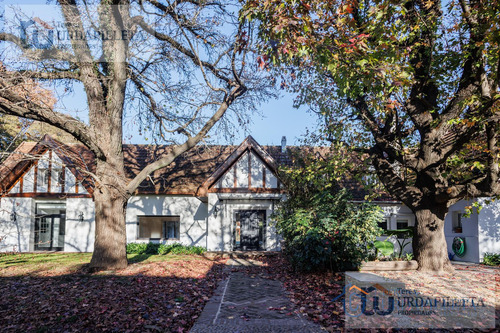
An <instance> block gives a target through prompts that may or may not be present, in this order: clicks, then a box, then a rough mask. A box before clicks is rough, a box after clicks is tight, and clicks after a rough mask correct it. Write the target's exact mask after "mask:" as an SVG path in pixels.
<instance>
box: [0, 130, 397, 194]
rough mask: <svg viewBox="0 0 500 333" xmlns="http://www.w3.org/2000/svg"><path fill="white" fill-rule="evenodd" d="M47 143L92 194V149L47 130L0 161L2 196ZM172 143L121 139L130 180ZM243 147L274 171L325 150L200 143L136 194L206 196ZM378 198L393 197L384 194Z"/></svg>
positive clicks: (355, 186) (249, 141)
mask: <svg viewBox="0 0 500 333" xmlns="http://www.w3.org/2000/svg"><path fill="white" fill-rule="evenodd" d="M48 149H51V150H52V151H54V152H55V153H56V154H57V156H58V157H59V158H60V159H61V160H62V161H63V163H64V164H65V165H66V167H68V168H70V170H71V171H72V172H73V174H74V175H75V177H76V178H77V180H78V181H79V182H81V183H82V185H83V186H85V188H86V190H87V191H88V193H90V194H92V191H93V187H94V182H93V179H92V177H91V175H90V174H91V173H95V168H96V163H95V157H94V154H93V153H92V152H91V151H90V150H89V149H87V148H86V147H85V146H84V145H82V144H64V143H61V142H59V141H57V140H54V139H52V138H51V137H50V136H48V135H46V136H44V137H43V139H42V140H40V141H39V142H37V143H35V142H23V143H22V144H21V145H20V146H19V147H18V148H17V149H16V150H15V151H14V152H13V153H12V154H11V155H10V156H9V157H8V158H7V159H6V160H5V161H4V162H3V163H2V164H1V165H0V196H1V195H2V194H6V193H7V192H8V191H9V190H10V189H11V188H12V186H14V185H15V182H16V181H17V180H18V179H19V178H20V177H21V176H22V175H23V174H24V173H25V172H26V171H28V170H29V168H30V167H31V166H32V165H33V163H34V161H35V160H36V159H37V157H40V156H41V155H43V154H44V153H45V152H46V151H47V150H48ZM171 149H173V147H172V146H170V145H134V144H125V145H123V154H124V159H125V173H126V177H127V179H129V180H132V179H133V178H134V177H135V176H136V175H137V174H138V173H139V172H140V171H141V170H143V169H144V167H146V165H148V164H149V163H151V162H153V161H154V160H156V159H157V158H158V157H159V156H161V155H163V154H166V153H168V152H170V151H171ZM247 151H252V152H253V153H255V154H256V155H257V156H258V157H259V158H260V159H261V160H262V161H263V162H264V164H265V165H266V167H268V168H269V169H270V170H271V171H272V172H274V173H276V170H277V168H278V166H291V165H292V164H293V155H294V154H297V153H300V152H306V151H307V152H309V153H316V154H320V155H326V154H327V153H328V149H326V148H324V147H296V146H289V147H287V149H286V151H285V152H282V151H281V146H261V145H259V144H258V143H257V142H256V141H255V139H254V138H252V137H251V136H248V137H247V138H246V139H245V140H244V141H243V142H242V143H241V144H240V145H239V146H234V145H199V146H196V147H194V148H193V149H191V150H189V151H187V152H186V153H184V154H182V155H180V156H178V157H177V158H176V159H175V160H174V162H173V163H171V164H170V165H169V166H167V167H165V168H162V169H159V170H156V171H155V172H153V173H152V174H151V175H150V177H148V178H146V179H145V180H144V181H143V182H142V183H141V184H140V185H139V187H138V189H137V190H136V192H135V194H136V195H141V194H142V195H167V194H168V195H192V196H205V195H206V192H207V190H208V189H209V188H210V187H212V186H213V185H214V184H215V183H216V182H217V180H218V179H220V177H221V176H223V175H224V173H225V172H226V171H227V170H228V169H229V168H231V167H232V166H233V165H234V163H236V162H237V161H238V159H239V158H240V157H241V156H242V155H243V154H245V153H246V152H247ZM343 186H345V187H347V188H348V189H349V190H350V191H351V193H352V195H353V199H354V200H364V196H365V194H366V191H365V190H364V189H363V188H362V186H361V185H360V184H359V183H357V182H356V181H353V180H345V181H344V182H343ZM377 200H378V201H390V200H393V199H391V198H390V197H389V196H387V195H385V194H383V195H381V196H380V197H379V199H377Z"/></svg>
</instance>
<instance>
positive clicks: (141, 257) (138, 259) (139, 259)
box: [128, 253, 152, 264]
mask: <svg viewBox="0 0 500 333" xmlns="http://www.w3.org/2000/svg"><path fill="white" fill-rule="evenodd" d="M151 256H152V254H147V253H144V254H135V255H134V256H133V257H129V258H128V263H129V264H136V263H139V262H143V261H146V260H148V259H149V258H151Z"/></svg>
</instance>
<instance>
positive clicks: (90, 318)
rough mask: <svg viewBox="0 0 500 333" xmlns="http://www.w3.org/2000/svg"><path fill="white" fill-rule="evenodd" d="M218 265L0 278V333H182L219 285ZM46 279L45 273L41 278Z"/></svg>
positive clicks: (179, 264) (202, 263)
mask: <svg viewBox="0 0 500 333" xmlns="http://www.w3.org/2000/svg"><path fill="white" fill-rule="evenodd" d="M222 266H223V264H221V263H219V262H211V261H202V260H200V261H198V262H196V263H194V262H192V261H190V262H189V263H183V262H181V261H179V262H176V263H170V262H157V263H155V264H154V265H147V264H145V265H141V266H140V270H139V271H138V272H136V271H134V270H128V269H127V270H124V271H120V272H112V273H109V274H103V273H102V272H101V273H98V274H85V273H84V272H85V268H84V267H83V268H82V269H81V270H79V271H78V272H76V273H71V274H64V275H59V276H35V275H33V274H30V275H20V276H13V277H0V294H1V295H2V297H0V327H2V329H3V330H5V331H21V332H24V331H26V332H29V331H39V332H43V331H47V332H81V331H103V332H107V331H118V332H123V331H127V330H130V331H137V332H147V331H161V332H170V331H175V332H177V331H179V332H183V331H184V332H186V331H188V329H189V328H190V327H191V326H192V325H193V323H194V322H195V320H196V318H197V317H198V316H199V315H200V313H201V311H202V310H203V307H204V305H205V303H206V301H208V299H209V298H210V297H211V295H212V294H213V291H214V290H215V288H216V286H217V284H218V282H219V281H220V280H221V279H222V276H223V274H222ZM45 273H46V272H45Z"/></svg>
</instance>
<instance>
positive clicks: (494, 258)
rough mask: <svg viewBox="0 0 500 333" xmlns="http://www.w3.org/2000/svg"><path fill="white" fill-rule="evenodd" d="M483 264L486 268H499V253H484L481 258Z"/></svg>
mask: <svg viewBox="0 0 500 333" xmlns="http://www.w3.org/2000/svg"><path fill="white" fill-rule="evenodd" d="M483 264H484V265H488V266H500V253H489V252H486V253H485V254H484V257H483Z"/></svg>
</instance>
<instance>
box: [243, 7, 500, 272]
mask: <svg viewBox="0 0 500 333" xmlns="http://www.w3.org/2000/svg"><path fill="white" fill-rule="evenodd" d="M499 15H500V2H499V1H497V0H495V1H483V0H470V1H466V0H458V1H457V0H452V1H434V0H429V1H419V0H418V1H412V0H403V1H394V0H381V1H371V0H367V1H363V0H344V1H338V0H327V1H315V0H313V1H308V2H300V1H299V2H297V1H282V0H265V1H264V0H263V1H259V0H256V1H255V0H249V1H247V3H246V8H245V10H244V11H242V17H245V18H251V19H254V20H258V21H259V22H260V36H261V39H262V47H263V49H264V54H263V56H262V57H261V58H260V64H261V67H263V68H264V67H267V66H269V65H270V64H272V65H276V66H277V71H280V72H281V73H283V75H282V76H283V83H282V85H283V86H285V87H287V88H288V89H290V90H291V91H294V92H297V93H298V98H297V101H296V104H297V105H300V104H308V105H310V106H311V107H312V109H313V110H315V111H316V112H318V114H320V116H321V117H323V119H324V124H325V127H324V132H323V133H322V135H321V136H322V138H323V139H327V140H330V141H333V142H335V141H343V142H345V143H347V144H348V145H349V146H351V147H352V148H353V149H354V150H355V151H357V152H360V153H363V154H366V155H365V156H367V157H368V158H369V159H370V160H371V163H372V165H373V167H374V169H375V171H376V173H377V175H378V178H379V179H380V181H381V182H382V183H383V184H384V186H385V188H386V189H387V191H388V192H389V193H390V194H391V195H392V196H393V197H394V198H397V199H398V200H401V201H402V202H403V203H404V204H405V205H407V206H408V207H409V208H410V209H411V210H412V211H413V212H414V214H415V216H416V233H415V237H414V238H413V250H414V254H415V256H416V259H417V261H418V263H419V269H421V270H436V271H442V270H452V266H451V265H450V262H449V260H448V253H447V246H446V240H445V236H444V218H445V215H446V214H447V211H448V208H449V207H450V206H451V205H452V204H454V203H456V202H457V201H459V200H462V199H473V198H476V197H480V196H498V195H499V194H500V183H499V165H498V162H499V158H500V147H499V136H500V102H499V99H500V93H499V84H500V45H499V43H500V20H499V19H498V18H499ZM470 208H471V207H469V209H470Z"/></svg>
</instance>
